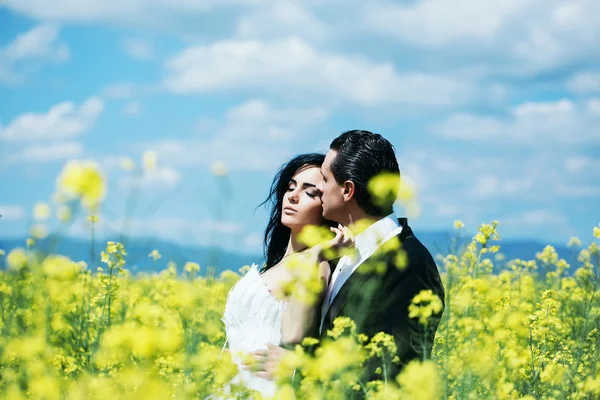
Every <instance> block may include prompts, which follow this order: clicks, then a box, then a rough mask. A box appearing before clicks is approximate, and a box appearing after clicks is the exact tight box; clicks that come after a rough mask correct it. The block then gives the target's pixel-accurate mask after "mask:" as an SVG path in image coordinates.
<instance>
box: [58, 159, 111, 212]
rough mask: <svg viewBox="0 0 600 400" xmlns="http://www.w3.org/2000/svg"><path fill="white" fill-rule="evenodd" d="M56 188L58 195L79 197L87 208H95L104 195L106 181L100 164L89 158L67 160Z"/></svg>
mask: <svg viewBox="0 0 600 400" xmlns="http://www.w3.org/2000/svg"><path fill="white" fill-rule="evenodd" d="M56 188H57V191H58V194H59V195H60V196H64V197H67V198H73V199H80V200H81V204H82V205H83V206H84V207H86V208H88V209H91V210H93V209H96V208H97V207H98V206H99V205H100V203H101V202H102V200H104V197H105V196H106V183H105V179H104V175H103V173H102V170H101V168H100V166H99V165H98V164H97V163H96V162H94V161H90V160H83V161H82V160H71V161H68V162H67V163H66V164H65V165H64V167H63V169H62V171H61V173H60V175H59V176H58V179H57V180H56Z"/></svg>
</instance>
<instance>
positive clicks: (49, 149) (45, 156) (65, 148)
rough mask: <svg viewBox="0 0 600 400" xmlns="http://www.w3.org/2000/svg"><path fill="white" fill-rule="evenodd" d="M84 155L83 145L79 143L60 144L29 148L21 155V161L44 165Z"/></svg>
mask: <svg viewBox="0 0 600 400" xmlns="http://www.w3.org/2000/svg"><path fill="white" fill-rule="evenodd" d="M82 153H83V145H82V144H81V143H79V142H59V143H51V144H46V145H34V146H31V147H27V148H26V149H25V150H23V151H22V153H21V154H20V155H19V161H22V162H31V163H43V162H50V161H57V160H66V159H69V158H72V157H77V156H79V155H81V154H82Z"/></svg>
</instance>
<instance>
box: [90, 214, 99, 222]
mask: <svg viewBox="0 0 600 400" xmlns="http://www.w3.org/2000/svg"><path fill="white" fill-rule="evenodd" d="M88 221H90V222H91V223H92V224H95V223H97V222H98V217H97V216H96V215H89V216H88Z"/></svg>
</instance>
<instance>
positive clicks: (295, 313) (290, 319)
mask: <svg viewBox="0 0 600 400" xmlns="http://www.w3.org/2000/svg"><path fill="white" fill-rule="evenodd" d="M315 262H318V261H317V260H316V259H315ZM318 276H319V279H320V280H321V283H322V285H321V287H322V288H323V289H322V290H321V292H320V293H319V294H318V295H317V299H316V301H315V303H313V304H307V302H306V300H305V299H302V298H301V292H302V291H305V290H306V289H305V288H300V287H297V288H296V289H295V290H294V292H293V293H292V295H291V296H290V299H289V301H288V305H287V307H286V309H285V311H284V313H283V317H282V323H281V343H282V344H284V345H285V344H297V343H301V342H302V339H304V338H305V337H306V336H307V335H309V334H310V333H311V332H313V330H314V328H315V326H316V323H317V321H316V317H317V307H320V306H321V303H322V301H323V297H324V296H325V289H326V288H327V285H328V284H329V278H330V276H331V268H330V266H329V263H328V262H327V261H321V262H319V272H318Z"/></svg>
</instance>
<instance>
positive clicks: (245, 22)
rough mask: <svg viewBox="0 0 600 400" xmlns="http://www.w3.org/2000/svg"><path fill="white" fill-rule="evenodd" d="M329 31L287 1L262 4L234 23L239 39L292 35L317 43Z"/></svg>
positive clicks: (297, 6) (308, 12)
mask: <svg viewBox="0 0 600 400" xmlns="http://www.w3.org/2000/svg"><path fill="white" fill-rule="evenodd" d="M331 33H332V32H331V28H330V27H329V26H328V25H327V24H325V23H323V22H322V21H320V20H319V19H317V18H316V17H315V16H314V15H313V14H312V13H311V11H310V10H309V9H308V8H306V7H305V4H300V2H295V1H291V0H283V1H277V2H274V3H273V4H266V5H265V6H264V7H261V8H257V9H255V10H252V11H250V12H249V13H247V14H245V15H243V16H242V17H241V18H240V19H239V21H238V23H237V35H238V36H239V37H241V38H265V39H268V38H273V37H285V36H289V35H295V36H299V37H303V38H307V39H311V40H316V41H321V40H324V39H325V38H327V37H328V36H330V35H331Z"/></svg>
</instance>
